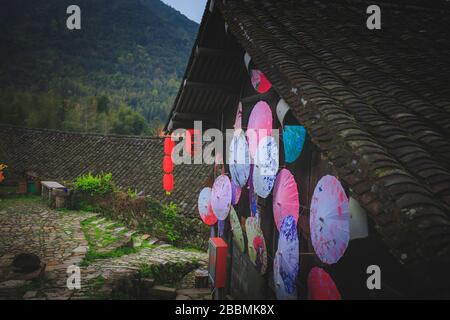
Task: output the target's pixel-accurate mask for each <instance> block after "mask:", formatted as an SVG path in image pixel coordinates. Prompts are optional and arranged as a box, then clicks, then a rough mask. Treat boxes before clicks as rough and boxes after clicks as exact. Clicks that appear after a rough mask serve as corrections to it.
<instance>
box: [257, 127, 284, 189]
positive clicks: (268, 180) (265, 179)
mask: <svg viewBox="0 0 450 320" xmlns="http://www.w3.org/2000/svg"><path fill="white" fill-rule="evenodd" d="M278 168H279V151H278V144H277V142H276V140H275V138H273V137H270V136H267V137H264V138H263V139H262V140H261V141H260V143H259V145H258V149H257V150H256V157H255V166H254V169H253V186H254V188H255V192H256V193H257V194H258V196H260V197H262V198H267V196H268V195H269V194H270V192H271V191H272V188H273V185H274V184H275V179H276V175H277V172H278Z"/></svg>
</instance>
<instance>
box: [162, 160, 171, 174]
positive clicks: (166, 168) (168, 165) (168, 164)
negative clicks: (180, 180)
mask: <svg viewBox="0 0 450 320" xmlns="http://www.w3.org/2000/svg"><path fill="white" fill-rule="evenodd" d="M163 170H164V173H172V171H173V161H172V157H171V156H165V157H164V160H163Z"/></svg>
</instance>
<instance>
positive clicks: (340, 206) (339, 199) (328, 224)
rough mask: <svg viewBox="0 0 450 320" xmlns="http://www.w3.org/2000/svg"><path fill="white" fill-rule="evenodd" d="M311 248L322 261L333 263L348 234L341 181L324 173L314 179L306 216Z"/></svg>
mask: <svg viewBox="0 0 450 320" xmlns="http://www.w3.org/2000/svg"><path fill="white" fill-rule="evenodd" d="M309 227H310V230H311V240H312V244H313V247H314V251H315V252H316V253H317V256H318V257H319V259H320V260H321V261H322V262H323V263H327V264H333V263H336V262H337V261H338V260H339V259H340V258H341V257H342V256H343V255H344V253H345V250H346V249H347V245H348V241H349V238H350V228H349V213H348V199H347V196H346V195H345V192H344V189H343V188H342V186H341V184H340V182H339V181H338V180H337V179H336V178H335V177H333V176H325V177H323V178H322V179H320V181H319V182H318V183H317V186H316V188H315V189H314V194H313V198H312V201H311V210H310V217H309Z"/></svg>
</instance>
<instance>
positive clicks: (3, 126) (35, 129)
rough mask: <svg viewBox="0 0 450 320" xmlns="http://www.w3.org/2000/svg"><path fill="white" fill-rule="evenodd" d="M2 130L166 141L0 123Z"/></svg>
mask: <svg viewBox="0 0 450 320" xmlns="http://www.w3.org/2000/svg"><path fill="white" fill-rule="evenodd" d="M0 128H11V129H19V130H23V131H35V132H49V133H62V134H69V135H78V136H92V137H106V138H121V139H143V140H162V139H164V137H155V136H135V135H118V134H102V133H93V132H80V131H64V130H56V129H44V128H29V127H22V126H16V125H11V124H7V123H0Z"/></svg>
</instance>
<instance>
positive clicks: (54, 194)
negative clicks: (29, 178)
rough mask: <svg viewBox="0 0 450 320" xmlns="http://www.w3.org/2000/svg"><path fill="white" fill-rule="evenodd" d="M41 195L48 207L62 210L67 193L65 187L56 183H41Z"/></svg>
mask: <svg viewBox="0 0 450 320" xmlns="http://www.w3.org/2000/svg"><path fill="white" fill-rule="evenodd" d="M41 188H42V189H41V190H42V192H41V195H42V197H43V198H44V199H47V200H48V203H49V205H50V207H55V208H57V209H58V208H63V207H64V206H65V202H66V198H67V197H68V196H69V192H68V190H67V188H66V187H64V186H63V185H62V184H60V183H58V182H56V181H41Z"/></svg>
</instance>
